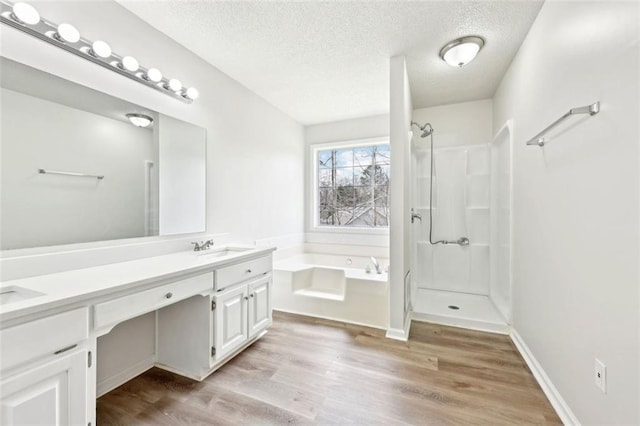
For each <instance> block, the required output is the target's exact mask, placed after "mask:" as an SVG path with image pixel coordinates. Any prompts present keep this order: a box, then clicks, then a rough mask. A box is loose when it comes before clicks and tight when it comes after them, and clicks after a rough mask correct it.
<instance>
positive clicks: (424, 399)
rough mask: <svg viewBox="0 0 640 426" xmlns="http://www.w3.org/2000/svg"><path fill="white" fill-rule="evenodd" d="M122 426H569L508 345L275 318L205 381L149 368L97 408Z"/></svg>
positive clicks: (422, 330) (470, 335)
mask: <svg viewBox="0 0 640 426" xmlns="http://www.w3.org/2000/svg"><path fill="white" fill-rule="evenodd" d="M97 407H98V410H97V415H98V418H97V423H98V425H99V426H105V425H111V424H119V425H135V424H153V425H189V424H221V425H222V424H234V425H235V424H291V423H292V424H359V425H365V424H366V425H370V424H385V425H397V424H414V425H432V424H433V425H436V424H437V425H440V424H443V425H447V424H450V425H460V424H465V425H471V424H473V425H481V424H482V425H521V424H562V423H561V422H560V419H559V418H558V417H557V415H556V414H555V412H554V411H553V408H552V407H551V405H550V404H549V402H548V401H547V399H546V398H545V396H544V394H543V393H542V390H541V389H540V387H539V386H538V384H537V383H536V381H535V379H534V378H533V376H532V374H531V373H530V372H529V370H528V369H527V367H526V365H525V363H524V361H523V360H522V358H521V357H520V355H519V354H518V352H517V351H516V349H515V347H514V346H513V344H512V343H511V341H510V339H509V338H508V337H507V336H501V335H496V334H488V333H481V332H476V331H469V330H463V329H459V328H453V327H445V326H439V325H433V324H426V323H420V322H414V323H413V324H412V326H411V335H410V338H409V341H408V342H398V341H394V340H389V339H386V338H385V337H384V332H383V331H380V330H376V329H371V328H366V327H360V326H353V325H347V324H342V323H336V322H331V321H325V320H319V319H313V318H308V317H303V316H297V315H290V314H282V313H274V324H273V326H272V327H271V328H270V330H269V333H268V334H267V335H266V336H264V337H263V338H262V339H261V340H259V341H257V342H256V343H254V344H253V345H252V346H251V347H249V348H248V349H246V350H245V351H244V352H242V353H241V354H240V355H238V356H237V357H235V358H234V359H233V360H231V361H230V362H229V363H227V364H226V365H225V366H223V367H222V368H221V369H220V370H218V371H217V372H215V373H214V374H212V375H211V376H209V377H208V378H207V379H206V380H204V381H203V382H196V381H193V380H190V379H186V378H184V377H181V376H177V375H175V374H172V373H169V372H166V371H163V370H160V369H157V368H153V369H151V370H149V371H147V372H146V373H144V374H142V375H141V376H139V377H136V378H135V379H133V380H131V381H129V382H127V383H125V384H124V385H122V386H120V387H119V388H117V389H115V390H113V391H112V392H109V393H108V394H106V395H104V396H102V397H101V398H99V399H98V401H97Z"/></svg>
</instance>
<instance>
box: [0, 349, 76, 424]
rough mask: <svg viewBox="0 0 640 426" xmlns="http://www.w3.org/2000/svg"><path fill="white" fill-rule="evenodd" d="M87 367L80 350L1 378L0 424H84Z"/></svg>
mask: <svg viewBox="0 0 640 426" xmlns="http://www.w3.org/2000/svg"><path fill="white" fill-rule="evenodd" d="M87 368H88V367H87V351H86V350H81V351H76V352H73V353H69V354H66V355H59V358H56V359H54V360H52V361H48V362H44V363H41V364H35V365H34V367H33V368H31V369H29V370H27V371H24V372H22V373H19V374H16V375H14V376H10V377H8V378H6V379H2V381H1V382H0V389H2V396H1V397H0V411H1V412H0V424H3V425H68V424H74V425H75V424H79V425H86V424H87V422H88V419H87Z"/></svg>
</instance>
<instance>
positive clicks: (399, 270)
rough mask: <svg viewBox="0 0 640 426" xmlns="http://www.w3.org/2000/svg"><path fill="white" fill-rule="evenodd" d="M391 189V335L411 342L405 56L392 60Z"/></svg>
mask: <svg viewBox="0 0 640 426" xmlns="http://www.w3.org/2000/svg"><path fill="white" fill-rule="evenodd" d="M389 77H390V82H391V84H390V90H391V93H390V95H391V98H390V99H391V105H390V107H391V108H390V110H391V116H390V133H391V159H392V160H391V187H390V198H391V200H390V201H391V208H390V216H391V220H390V226H389V232H390V262H391V263H390V269H389V288H390V292H389V303H390V309H389V331H388V333H387V336H389V337H393V338H399V339H405V340H406V339H407V338H408V337H409V336H408V335H406V333H405V329H404V327H405V320H406V318H407V311H408V308H409V306H408V298H407V294H408V289H407V285H406V284H407V283H408V281H407V283H405V276H406V274H407V272H408V271H409V269H410V267H411V247H410V244H411V238H410V230H411V228H410V227H411V222H410V209H411V206H410V202H411V197H410V195H411V185H410V182H411V139H410V133H409V130H410V122H411V110H412V107H411V89H410V87H409V77H408V75H407V65H406V61H405V57H404V56H394V57H393V58H391V61H390V76H389Z"/></svg>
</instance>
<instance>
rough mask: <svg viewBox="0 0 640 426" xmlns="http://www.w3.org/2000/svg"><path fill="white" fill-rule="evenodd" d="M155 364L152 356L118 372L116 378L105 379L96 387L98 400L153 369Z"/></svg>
mask: <svg viewBox="0 0 640 426" xmlns="http://www.w3.org/2000/svg"><path fill="white" fill-rule="evenodd" d="M154 362H155V360H154V357H153V356H150V357H148V358H145V359H143V360H142V361H139V362H137V363H135V364H133V365H132V366H131V367H129V368H127V369H125V370H123V371H120V372H118V374H116V375H114V376H111V377H109V378H107V379H104V380H103V381H101V382H100V383H98V384H97V385H96V398H100V397H101V396H102V395H104V394H105V393H107V392H111V391H112V390H114V389H115V388H117V387H118V386H120V385H122V384H124V383H126V382H128V381H129V380H131V379H133V378H134V377H136V376H139V375H140V374H142V373H144V372H145V371H147V370H148V369H150V368H151V367H153V364H154Z"/></svg>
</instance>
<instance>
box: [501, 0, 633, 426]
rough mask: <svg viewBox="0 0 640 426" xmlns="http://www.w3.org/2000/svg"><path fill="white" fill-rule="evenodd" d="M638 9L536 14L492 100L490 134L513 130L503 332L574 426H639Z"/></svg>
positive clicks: (554, 8)
mask: <svg viewBox="0 0 640 426" xmlns="http://www.w3.org/2000/svg"><path fill="white" fill-rule="evenodd" d="M638 9H639V4H638V2H616V1H606V2H590V1H581V2H577V1H576V2H557V1H547V2H546V3H545V4H544V6H543V7H542V9H541V10H540V13H539V15H538V18H537V19H536V21H535V23H534V24H533V26H532V28H531V30H530V32H529V34H528V36H527V38H526V40H525V42H524V44H523V45H522V47H521V48H520V51H519V53H518V55H517V56H516V58H515V59H514V61H513V63H512V65H511V67H510V68H509V70H508V72H507V73H506V75H505V77H504V78H503V80H502V82H501V84H500V86H499V88H498V91H497V93H496V95H495V97H494V121H493V128H494V130H495V131H497V130H499V129H500V128H501V127H502V125H503V124H504V123H505V121H506V120H507V119H509V118H513V120H514V127H513V135H514V146H513V161H514V165H513V171H514V177H513V178H514V191H513V208H514V212H513V214H514V237H513V241H514V246H513V274H514V293H513V321H514V327H515V330H516V331H517V333H518V334H519V335H520V336H521V337H522V339H523V340H524V341H525V343H526V344H527V346H528V347H529V349H530V350H531V352H532V354H533V355H534V357H535V358H536V359H537V361H538V362H539V363H540V365H541V366H542V368H543V369H544V371H545V372H546V374H547V375H548V376H549V378H550V380H551V382H552V383H553V385H554V386H555V388H556V389H557V390H558V391H559V393H560V395H561V396H562V398H563V399H564V401H565V402H566V403H567V404H568V406H569V407H570V411H572V412H573V414H574V415H575V416H576V417H577V420H579V421H580V422H581V423H583V424H638V423H640V413H639V412H638V410H639V405H640V404H639V403H638V401H640V393H639V390H638V387H639V385H640V383H639V380H638V379H639V371H638V369H639V360H640V352H639V349H638V346H639V336H640V334H639V324H638V319H639V308H638V304H639V300H638V299H639V298H638V291H639V285H638V282H639V274H638V255H639V247H638V245H639V238H638V236H639V223H638V222H639V217H640V211H639V182H638V170H639V161H638V160H639V157H638V154H639V153H638V147H639V129H638V117H639V112H640V111H639V108H638V99H639V96H638V95H639V87H638V81H639V80H640V79H639V72H638V71H639V67H638V61H639V50H640V46H639V40H638V22H639V17H640V15H639V11H638ZM595 101H600V102H601V108H602V110H601V112H600V113H599V114H598V115H595V116H593V117H588V116H581V117H571V118H570V119H569V120H567V122H566V123H563V124H562V125H560V126H558V130H557V131H554V132H552V133H551V136H552V138H550V140H549V142H548V143H547V145H546V146H545V147H544V148H542V149H541V148H539V147H537V146H531V147H526V146H525V145H524V143H525V141H526V140H527V139H528V138H530V137H532V136H533V135H535V134H536V133H537V132H539V131H541V130H542V129H543V128H544V127H545V126H547V125H548V124H549V123H551V122H553V121H554V120H555V119H557V118H558V117H559V116H561V115H562V114H564V113H565V112H566V111H567V110H568V109H569V108H571V107H576V106H582V105H587V104H590V103H592V102H595ZM596 357H597V358H598V359H600V360H601V361H603V362H604V363H605V364H606V365H607V393H606V394H603V393H601V392H600V390H598V388H597V387H596V386H595V384H594V377H593V376H594V358H596ZM568 420H571V419H570V418H569V419H568ZM574 420H575V419H574Z"/></svg>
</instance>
